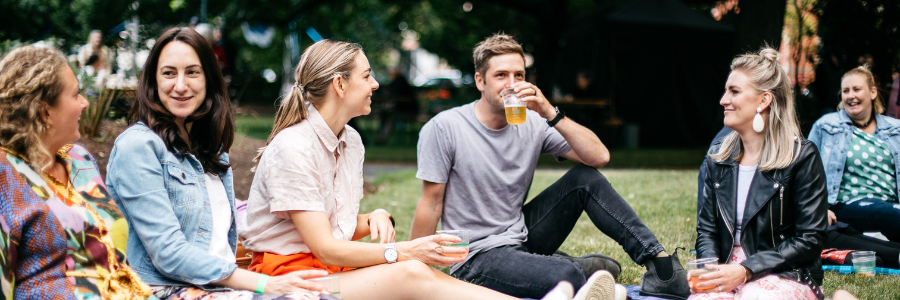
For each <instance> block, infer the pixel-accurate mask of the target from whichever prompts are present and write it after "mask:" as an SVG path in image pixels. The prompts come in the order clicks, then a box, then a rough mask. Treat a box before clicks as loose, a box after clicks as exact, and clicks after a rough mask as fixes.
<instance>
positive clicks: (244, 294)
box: [153, 286, 337, 300]
mask: <svg viewBox="0 0 900 300" xmlns="http://www.w3.org/2000/svg"><path fill="white" fill-rule="evenodd" d="M153 295H154V296H156V297H157V298H159V299H163V300H317V299H323V300H331V299H337V298H334V297H332V296H331V295H317V293H313V292H300V293H290V294H285V295H269V294H257V293H254V292H251V291H206V290H202V289H198V288H195V287H180V286H165V287H154V288H153Z"/></svg>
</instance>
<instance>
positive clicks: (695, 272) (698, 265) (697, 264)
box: [687, 257, 719, 291]
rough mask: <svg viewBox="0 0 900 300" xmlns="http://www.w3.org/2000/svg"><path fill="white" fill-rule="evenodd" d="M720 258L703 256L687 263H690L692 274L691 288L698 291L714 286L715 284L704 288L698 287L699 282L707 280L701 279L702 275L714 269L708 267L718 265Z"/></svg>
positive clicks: (689, 271) (689, 269) (689, 270)
mask: <svg viewBox="0 0 900 300" xmlns="http://www.w3.org/2000/svg"><path fill="white" fill-rule="evenodd" d="M718 264H719V259H718V258H715V257H708V258H701V259H697V260H692V261H689V262H688V263H687V265H688V274H689V275H690V276H691V278H690V279H688V282H690V285H691V288H692V289H694V290H697V291H702V290H708V289H711V288H714V287H715V286H708V287H703V288H698V287H697V284H698V283H701V282H704V281H706V280H701V279H700V275H703V274H707V273H711V272H713V271H714V270H710V269H708V268H709V267H710V266H713V265H718Z"/></svg>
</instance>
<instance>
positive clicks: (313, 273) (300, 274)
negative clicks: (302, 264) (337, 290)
mask: <svg viewBox="0 0 900 300" xmlns="http://www.w3.org/2000/svg"><path fill="white" fill-rule="evenodd" d="M326 275H328V272H326V271H323V270H307V271H297V272H292V273H290V274H287V275H282V276H272V277H269V281H268V282H267V283H266V287H265V290H264V293H265V294H275V295H284V294H287V293H292V292H307V291H319V292H321V291H324V290H325V287H324V286H322V285H321V284H318V283H316V282H313V281H309V280H306V279H311V278H319V277H323V276H326Z"/></svg>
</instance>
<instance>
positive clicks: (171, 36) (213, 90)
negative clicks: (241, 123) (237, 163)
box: [129, 27, 234, 173]
mask: <svg viewBox="0 0 900 300" xmlns="http://www.w3.org/2000/svg"><path fill="white" fill-rule="evenodd" d="M174 41H179V42H182V43H185V44H187V45H189V46H191V48H193V49H194V51H196V52H197V56H198V57H200V65H201V67H202V68H203V74H204V76H205V77H206V99H204V100H203V103H202V104H200V107H198V108H197V110H195V111H194V112H193V113H191V114H190V115H189V116H187V118H185V119H184V124H185V126H187V124H191V129H190V131H188V139H189V140H190V141H191V143H190V144H188V143H187V142H186V141H184V140H182V139H181V137H180V136H179V135H178V133H179V129H178V125H177V124H176V123H175V116H174V115H172V113H170V112H169V110H168V109H166V107H165V106H163V105H162V102H161V101H160V100H159V95H158V94H157V93H158V85H157V82H156V71H157V70H156V69H157V67H158V66H159V55H160V53H162V49H163V47H165V46H166V45H168V44H169V43H171V42H174ZM225 89H226V86H225V79H224V77H222V70H220V69H219V64H218V62H217V61H216V55H215V54H214V53H213V50H212V46H210V44H209V42H208V41H207V40H206V39H205V38H203V36H201V35H200V34H199V33H197V32H196V31H194V30H193V29H190V28H186V27H175V28H171V29H169V30H166V32H164V33H163V34H162V35H160V36H159V38H158V39H157V40H156V44H155V45H154V46H153V49H152V50H150V55H149V56H148V57H147V62H146V63H144V69H143V72H141V78H140V82H138V87H137V93H136V94H135V102H134V105H132V107H131V112H130V113H129V121H130V122H132V123H133V122H138V121H140V122H144V124H146V125H147V127H150V129H151V130H153V132H155V133H156V134H157V135H159V137H160V138H162V140H163V141H164V142H165V143H166V147H167V148H168V149H169V151H170V152H173V153H177V154H179V155H185V154H188V153H190V154H193V155H194V156H195V157H197V159H198V160H200V164H202V165H203V170H204V171H205V172H208V173H222V172H225V171H227V170H228V168H229V167H231V166H230V165H229V164H228V163H226V162H225V161H222V160H220V159H219V157H220V156H221V155H222V154H224V153H228V151H230V150H231V144H232V143H233V142H234V113H233V112H232V109H231V102H230V101H229V100H228V93H227V92H226V90H225Z"/></svg>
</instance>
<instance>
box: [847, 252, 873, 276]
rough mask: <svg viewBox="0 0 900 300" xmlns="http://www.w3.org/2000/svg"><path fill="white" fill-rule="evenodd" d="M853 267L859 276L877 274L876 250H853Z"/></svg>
mask: <svg viewBox="0 0 900 300" xmlns="http://www.w3.org/2000/svg"><path fill="white" fill-rule="evenodd" d="M852 255H853V269H855V270H856V275H857V276H859V277H872V276H875V252H874V251H853V254H852Z"/></svg>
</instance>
